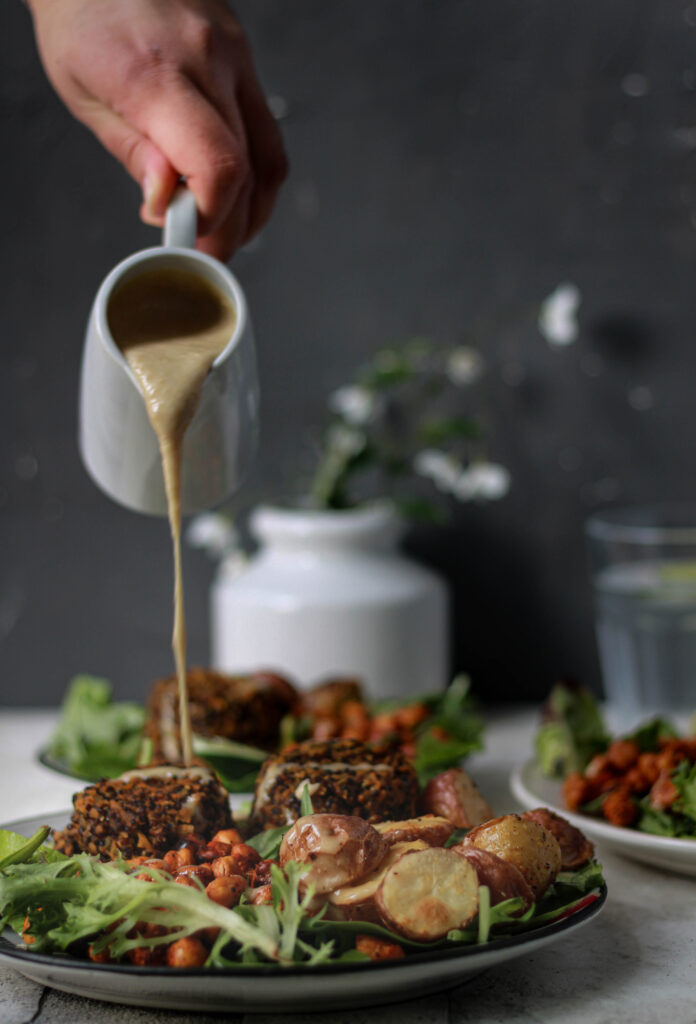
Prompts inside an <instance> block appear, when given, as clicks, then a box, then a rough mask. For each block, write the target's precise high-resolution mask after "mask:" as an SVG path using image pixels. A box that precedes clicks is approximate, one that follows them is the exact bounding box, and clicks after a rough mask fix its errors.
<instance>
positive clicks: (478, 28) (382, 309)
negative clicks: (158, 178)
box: [0, 0, 696, 704]
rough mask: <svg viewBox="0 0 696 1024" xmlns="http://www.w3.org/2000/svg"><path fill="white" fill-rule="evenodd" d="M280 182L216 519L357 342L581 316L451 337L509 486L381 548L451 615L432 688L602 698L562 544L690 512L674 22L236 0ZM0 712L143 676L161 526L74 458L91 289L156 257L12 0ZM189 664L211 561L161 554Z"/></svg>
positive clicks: (683, 66)
mask: <svg viewBox="0 0 696 1024" xmlns="http://www.w3.org/2000/svg"><path fill="white" fill-rule="evenodd" d="M236 9H237V11H238V14H239V17H240V20H241V21H242V23H243V24H244V26H245V27H246V29H247V31H248V33H249V35H250V37H251V40H252V43H253V46H254V49H255V53H256V59H257V64H258V67H259V70H260V73H261V76H262V79H263V81H264V84H265V87H266V88H267V91H268V93H269V94H271V95H274V96H276V97H282V98H283V99H284V101H285V103H286V106H287V113H286V116H285V117H284V118H283V120H282V127H283V131H284V134H285V138H286V142H287V147H288V151H289V155H290V160H291V163H292V174H291V178H290V180H289V182H288V184H287V186H286V188H285V190H284V193H283V196H282V199H281V201H280V203H279V206H278V209H277V213H276V215H275V217H274V219H273V222H272V224H271V226H270V227H269V228H268V229H267V230H266V231H265V233H264V235H263V237H262V239H261V240H260V241H259V243H258V244H256V245H255V246H253V247H252V248H251V249H250V250H248V251H245V252H243V253H241V254H240V255H239V256H238V257H237V258H236V259H235V261H234V264H233V269H234V270H235V272H236V273H237V274H238V275H239V277H240V279H241V281H242V283H243V285H244V287H245V289H246V291H247V294H248V297H249V301H250V305H251V310H252V313H253V318H254V321H255V327H256V333H257V339H258V344H259V360H260V372H261V383H262V389H263V392H262V393H263V434H262V446H261V451H260V455H259V459H258V462H257V466H256V469H255V472H254V475H253V478H252V479H251V481H250V482H249V485H248V487H247V489H246V490H245V492H244V494H243V495H241V496H240V497H239V499H238V503H237V504H238V507H239V509H240V510H242V509H244V508H246V507H248V506H250V505H252V504H253V503H254V502H255V501H256V500H258V499H259V498H267V499H268V498H271V499H272V498H279V497H282V495H283V493H284V492H286V491H288V490H290V489H292V483H293V480H294V479H296V475H297V471H298V466H306V464H307V459H308V456H307V454H306V453H307V451H309V450H310V447H309V446H311V438H312V431H313V428H314V426H315V424H316V423H317V422H319V421H320V419H321V415H322V412H323V408H324V402H325V396H326V394H327V392H328V391H330V390H331V389H332V388H333V387H335V386H337V385H338V384H340V383H342V382H344V380H346V379H348V378H349V377H350V376H351V375H352V373H353V371H354V368H355V367H356V365H357V364H358V363H359V362H360V361H361V360H363V359H364V358H366V357H368V356H369V355H370V354H371V353H372V352H373V351H374V350H375V349H376V348H377V347H379V346H380V345H382V344H383V343H384V342H385V341H388V340H390V339H394V338H400V337H405V336H408V335H410V334H417V333H424V334H430V335H432V336H433V337H436V338H439V339H440V340H442V341H446V342H448V341H456V340H457V339H461V338H462V337H463V336H464V335H465V333H466V330H467V328H468V327H469V326H470V325H471V323H472V322H474V321H476V319H477V318H479V317H481V316H483V315H485V314H489V313H491V312H495V311H497V310H507V309H511V308H513V307H517V306H524V305H527V304H529V305H534V304H536V303H538V302H539V300H540V299H541V298H542V297H543V296H544V295H545V294H547V293H548V292H549V291H550V290H551V289H552V288H553V287H554V286H555V285H556V284H557V283H558V282H559V281H561V280H569V281H572V282H574V283H576V284H577V285H578V286H579V287H580V289H581V291H582V296H583V303H582V307H581V336H580V338H579V340H578V341H577V342H576V343H575V344H574V346H573V347H572V348H570V349H567V350H563V351H556V350H552V349H550V348H549V346H548V345H547V344H546V343H545V342H544V341H543V340H542V339H541V338H540V337H539V336H538V334H537V333H536V331H535V330H534V329H533V328H531V327H529V326H522V325H520V324H518V325H508V326H507V327H505V328H504V329H503V328H501V329H493V330H489V331H487V332H486V333H485V334H483V335H481V336H480V337H479V338H478V342H479V346H480V348H481V351H482V352H483V354H484V356H485V358H486V360H487V363H488V367H489V369H488V376H487V380H486V385H485V387H486V392H485V400H486V403H487V408H488V417H487V418H488V424H489V430H490V436H491V439H490V446H489V452H490V455H491V456H492V457H494V458H496V459H497V460H498V461H501V462H503V463H504V464H506V465H507V466H508V467H509V468H510V469H511V472H512V475H513V488H512V491H511V493H510V495H509V497H508V498H507V499H506V500H505V501H503V502H501V503H499V504H496V505H492V506H487V507H471V506H469V507H465V508H463V509H461V510H460V511H459V512H458V514H457V516H456V519H455V521H454V522H453V523H452V524H451V526H449V527H448V528H447V529H445V530H437V531H436V530H432V529H429V530H423V529H421V530H419V531H417V532H416V533H415V534H414V536H413V537H412V538H411V540H410V542H409V545H410V548H411V550H413V551H414V553H415V554H416V555H417V556H418V557H420V558H422V559H424V560H426V561H428V562H430V564H432V565H435V566H438V567H439V568H440V569H441V570H442V571H443V572H444V573H445V574H446V575H447V577H448V578H449V580H450V581H451V583H452V586H453V588H454V594H455V621H454V626H455V651H454V663H455V665H456V667H457V668H468V669H470V670H471V672H472V675H473V679H474V684H475V688H476V690H477V691H478V692H479V694H480V695H481V696H482V697H483V698H484V699H486V700H499V699H504V698H505V699H521V698H538V697H540V696H542V695H543V694H544V693H545V692H546V690H547V688H548V686H549V685H550V683H551V682H552V681H553V680H554V678H555V677H556V676H557V675H558V674H559V673H573V674H575V675H576V676H578V677H580V678H581V679H582V680H583V681H584V682H586V683H587V684H589V685H591V686H593V687H598V686H599V672H598V666H597V661H596V654H595V649H594V636H593V632H592V622H591V612H590V604H589V592H588V587H587V584H586V571H585V560H584V548H583V539H582V523H583V520H584V518H585V517H586V515H587V514H588V513H589V512H591V511H592V510H593V509H595V508H597V507H599V506H602V505H606V504H609V503H617V502H620V503H624V502H626V503H629V502H636V501H648V500H654V499H666V498H672V499H688V498H694V496H695V494H694V492H695V490H696V488H695V487H694V474H693V463H694V457H693V452H692V449H693V440H694V434H695V433H696V431H695V428H694V416H693V397H692V396H693V387H692V378H693V375H694V369H695V368H696V354H695V353H694V347H693V323H694V319H695V314H696V288H695V287H694V259H695V257H696V173H695V159H696V106H695V103H694V100H695V97H696V91H695V90H696V6H694V4H693V3H691V2H683V0H654V2H651V3H636V2H635V0H585V2H583V3H573V2H571V0H528V2H526V3H519V0H491V2H489V3H486V4H480V3H473V2H457V0H427V2H426V0H401V2H396V0H378V2H374V3H368V2H365V0H363V2H358V3H355V2H352V3H348V2H344V0H338V2H333V3H331V4H327V3H324V2H320V0H295V2H294V3H293V4H288V3H282V2H281V0H253V2H252V0H241V2H238V3H237V5H236ZM0 58H1V62H0V104H1V108H2V129H3V130H2V138H3V159H2V164H1V167H0V174H1V175H2V178H3V180H2V190H1V191H0V203H1V204H2V233H1V235H0V260H1V266H2V274H1V278H0V280H1V282H2V316H1V318H0V332H2V342H1V344H0V366H1V372H0V424H1V427H0V700H1V701H2V702H3V703H7V704H52V703H57V701H58V700H59V698H60V696H61V694H62V692H63V690H64V688H65V686H66V684H67V682H68V680H69V678H70V677H71V675H72V674H73V673H75V672H77V671H84V670H86V671H91V672H94V673H98V674H102V675H105V676H108V677H109V678H111V679H112V680H113V681H114V684H115V687H116V693H117V695H118V696H120V697H128V696H130V697H142V695H143V694H144V692H145V691H146V689H147V687H148V686H149V684H150V682H151V680H152V679H154V678H155V677H158V676H161V675H164V674H169V673H170V671H171V656H170V653H169V633H170V627H171V613H170V606H171V596H170V577H171V564H170V547H169V537H168V533H167V529H166V526H165V524H164V522H163V521H156V520H149V519H146V518H141V517H138V516H137V515H135V514H133V513H129V512H126V511H124V510H122V509H120V508H118V507H116V506H115V505H112V504H111V503H110V502H109V501H108V500H107V499H106V498H105V497H103V496H102V495H101V494H100V493H99V492H98V491H97V490H96V489H95V487H94V486H93V485H92V484H91V482H90V481H89V480H88V478H87V477H86V474H85V472H84V471H83V469H82V466H81V464H80V462H79V457H78V454H77V449H76V443H75V436H76V400H77V385H78V370H79V361H80V350H81V340H82V333H83V329H84V325H85V322H86V319H87V315H88V311H89V306H90V302H91V299H92V297H93V295H94V293H95V291H96V289H97V286H98V284H99V282H100V280H101V279H102V277H103V276H104V274H105V273H106V272H107V271H108V270H109V268H110V267H111V266H112V265H113V264H115V263H116V262H117V261H118V260H119V259H121V258H122V257H123V256H125V255H127V254H128V253H130V252H131V251H133V250H135V249H138V248H142V247H144V246H146V245H148V244H152V243H153V241H154V240H155V236H154V234H153V232H152V230H151V229H148V228H146V227H144V226H143V225H141V224H140V223H139V221H138V217H137V209H138V204H139V194H138V189H137V187H136V186H135V185H134V184H133V183H132V182H131V181H130V180H129V179H128V178H127V177H126V175H125V173H124V172H123V171H122V170H121V168H120V167H119V166H117V165H116V163H115V162H114V161H113V160H112V159H111V158H110V157H109V156H108V155H107V154H105V153H104V152H103V151H102V150H101V148H100V147H99V145H98V143H97V142H96V141H95V140H94V139H93V138H92V137H91V136H90V135H89V134H88V132H87V131H86V130H85V129H83V128H82V127H81V126H80V125H78V124H77V123H75V122H74V121H73V120H72V119H71V117H70V115H69V114H68V113H67V112H66V111H65V110H64V108H63V107H62V105H61V103H60V101H59V100H58V99H57V98H56V97H55V96H54V94H53V93H52V91H51V89H50V87H49V85H48V83H47V81H46V79H45V77H44V74H43V71H42V69H41V66H40V63H39V61H38V58H37V56H36V52H35V47H34V42H33V37H32V32H31V25H30V19H29V16H28V13H27V11H26V10H25V9H24V8H23V7H22V5H21V4H20V3H18V2H17V3H14V2H10V0H6V2H4V3H3V4H2V10H1V11H0ZM185 572H186V581H187V596H188V615H189V647H190V657H191V661H192V662H194V663H195V662H198V663H205V661H206V660H207V650H208V638H207V591H208V586H209V582H210V579H211V575H212V566H211V565H210V563H208V562H207V561H206V559H205V557H204V556H203V555H202V554H201V553H200V552H195V551H187V552H186V556H185Z"/></svg>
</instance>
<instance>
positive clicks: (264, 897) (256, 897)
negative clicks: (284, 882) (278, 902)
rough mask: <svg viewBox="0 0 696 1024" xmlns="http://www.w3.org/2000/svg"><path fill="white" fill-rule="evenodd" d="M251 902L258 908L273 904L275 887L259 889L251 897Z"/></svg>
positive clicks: (269, 886)
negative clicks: (262, 905)
mask: <svg viewBox="0 0 696 1024" xmlns="http://www.w3.org/2000/svg"><path fill="white" fill-rule="evenodd" d="M251 902H252V903H253V904H254V906H255V907H258V906H260V905H261V904H263V903H272V902H273V886H271V885H262V886H261V887H260V888H259V889H257V890H256V891H255V892H254V894H253V896H252V897H251Z"/></svg>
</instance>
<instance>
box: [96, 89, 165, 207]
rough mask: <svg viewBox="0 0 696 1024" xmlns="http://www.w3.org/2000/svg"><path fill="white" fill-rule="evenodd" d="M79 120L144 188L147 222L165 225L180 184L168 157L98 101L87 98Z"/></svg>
mask: <svg viewBox="0 0 696 1024" xmlns="http://www.w3.org/2000/svg"><path fill="white" fill-rule="evenodd" d="M79 116H80V117H81V119H82V120H83V121H84V122H85V124H87V125H88V127H89V128H91V129H92V131H93V132H94V133H95V135H96V136H97V137H98V138H99V140H100V141H101V143H102V145H103V146H104V147H105V148H106V149H108V151H109V152H110V153H111V154H112V155H113V156H115V157H116V159H117V160H119V161H120V163H122V164H123V166H124V167H125V168H126V170H127V171H128V173H129V174H130V175H131V177H132V178H134V179H135V180H136V181H137V182H138V183H139V184H140V185H141V186H142V189H143V206H142V209H141V216H142V217H143V220H145V221H147V222H148V223H150V224H161V223H162V219H163V217H164V215H165V213H166V211H167V206H168V205H169V201H170V199H171V197H172V195H173V193H174V189H175V188H176V183H177V180H178V174H177V172H176V171H175V169H174V168H173V167H172V165H171V163H170V162H169V160H167V158H166V156H165V155H164V154H163V153H162V152H161V151H160V150H159V149H158V147H157V146H155V145H154V143H153V142H151V141H150V139H147V138H145V136H143V135H141V134H140V132H139V131H138V130H137V129H136V128H134V127H133V126H132V125H130V124H128V123H127V122H126V121H124V120H123V118H121V117H119V116H118V114H115V113H114V112H113V111H112V110H109V109H108V108H107V107H105V106H104V105H103V104H101V103H99V102H98V101H97V100H92V99H89V98H86V97H85V98H84V100H83V101H82V103H81V104H80V111H79Z"/></svg>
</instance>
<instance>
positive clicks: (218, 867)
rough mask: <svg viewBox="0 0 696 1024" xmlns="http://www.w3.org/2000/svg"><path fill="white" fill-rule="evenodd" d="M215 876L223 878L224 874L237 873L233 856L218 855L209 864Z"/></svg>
mask: <svg viewBox="0 0 696 1024" xmlns="http://www.w3.org/2000/svg"><path fill="white" fill-rule="evenodd" d="M210 866H211V868H212V869H213V874H214V875H215V877H216V878H224V877H225V875H238V874H239V871H238V870H237V862H236V860H235V859H234V857H218V858H217V860H214V861H213V862H212V864H211V865H210Z"/></svg>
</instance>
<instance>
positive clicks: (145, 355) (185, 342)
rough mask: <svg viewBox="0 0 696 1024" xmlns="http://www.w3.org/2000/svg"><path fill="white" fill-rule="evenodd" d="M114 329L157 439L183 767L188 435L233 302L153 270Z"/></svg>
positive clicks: (120, 297)
mask: <svg viewBox="0 0 696 1024" xmlns="http://www.w3.org/2000/svg"><path fill="white" fill-rule="evenodd" d="M107 316H108V321H109V329H110V331H111V334H112V337H113V339H114V341H115V342H116V344H117V345H118V347H119V348H120V349H121V351H122V352H123V354H124V356H125V357H126V359H127V360H128V363H129V365H130V366H131V369H132V370H133V373H134V374H135V376H136V379H137V381H138V383H139V385H140V389H141V391H142V393H143V396H144V398H145V405H146V407H147V414H148V416H149V418H150V422H151V424H152V427H153V429H154V431H155V434H156V435H157V440H158V442H159V447H160V452H161V455H162V471H163V473H164V484H165V489H166V493H167V508H168V513H169V524H170V527H171V533H172V542H173V547H174V630H173V637H172V647H173V651H174V663H175V665H176V675H177V679H178V683H179V720H180V723H181V745H182V753H183V757H184V763H185V764H187V765H188V764H191V761H192V758H193V747H192V741H191V721H190V716H189V710H188V693H187V687H186V622H185V614H184V587H183V579H182V571H181V461H182V447H183V440H184V434H185V433H186V430H187V428H188V426H189V424H190V423H191V420H192V419H193V416H194V413H195V412H196V409H197V408H198V403H199V401H200V397H201V388H202V387H203V381H204V380H205V377H206V375H207V373H208V371H209V370H210V367H211V366H212V364H213V362H214V360H215V359H216V357H217V356H218V355H219V354H220V353H221V352H222V350H223V349H224V347H225V346H226V344H227V343H228V341H229V339H230V338H231V336H232V333H233V331H234V327H235V322H236V314H235V310H234V307H233V306H232V304H231V302H230V301H229V300H228V299H227V297H226V296H225V295H223V293H222V292H221V291H220V290H219V289H218V288H216V287H215V286H214V285H213V284H211V283H210V282H208V281H206V280H205V279H204V278H201V277H199V276H197V275H196V274H193V273H189V272H188V271H185V270H176V269H166V270H165V269H162V270H148V271H145V272H144V273H142V274H139V275H137V276H136V277H134V278H131V279H130V280H128V281H126V282H124V284H122V285H120V287H118V288H117V289H116V290H115V291H114V294H113V296H112V297H111V300H110V302H109V307H108V311H107Z"/></svg>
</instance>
